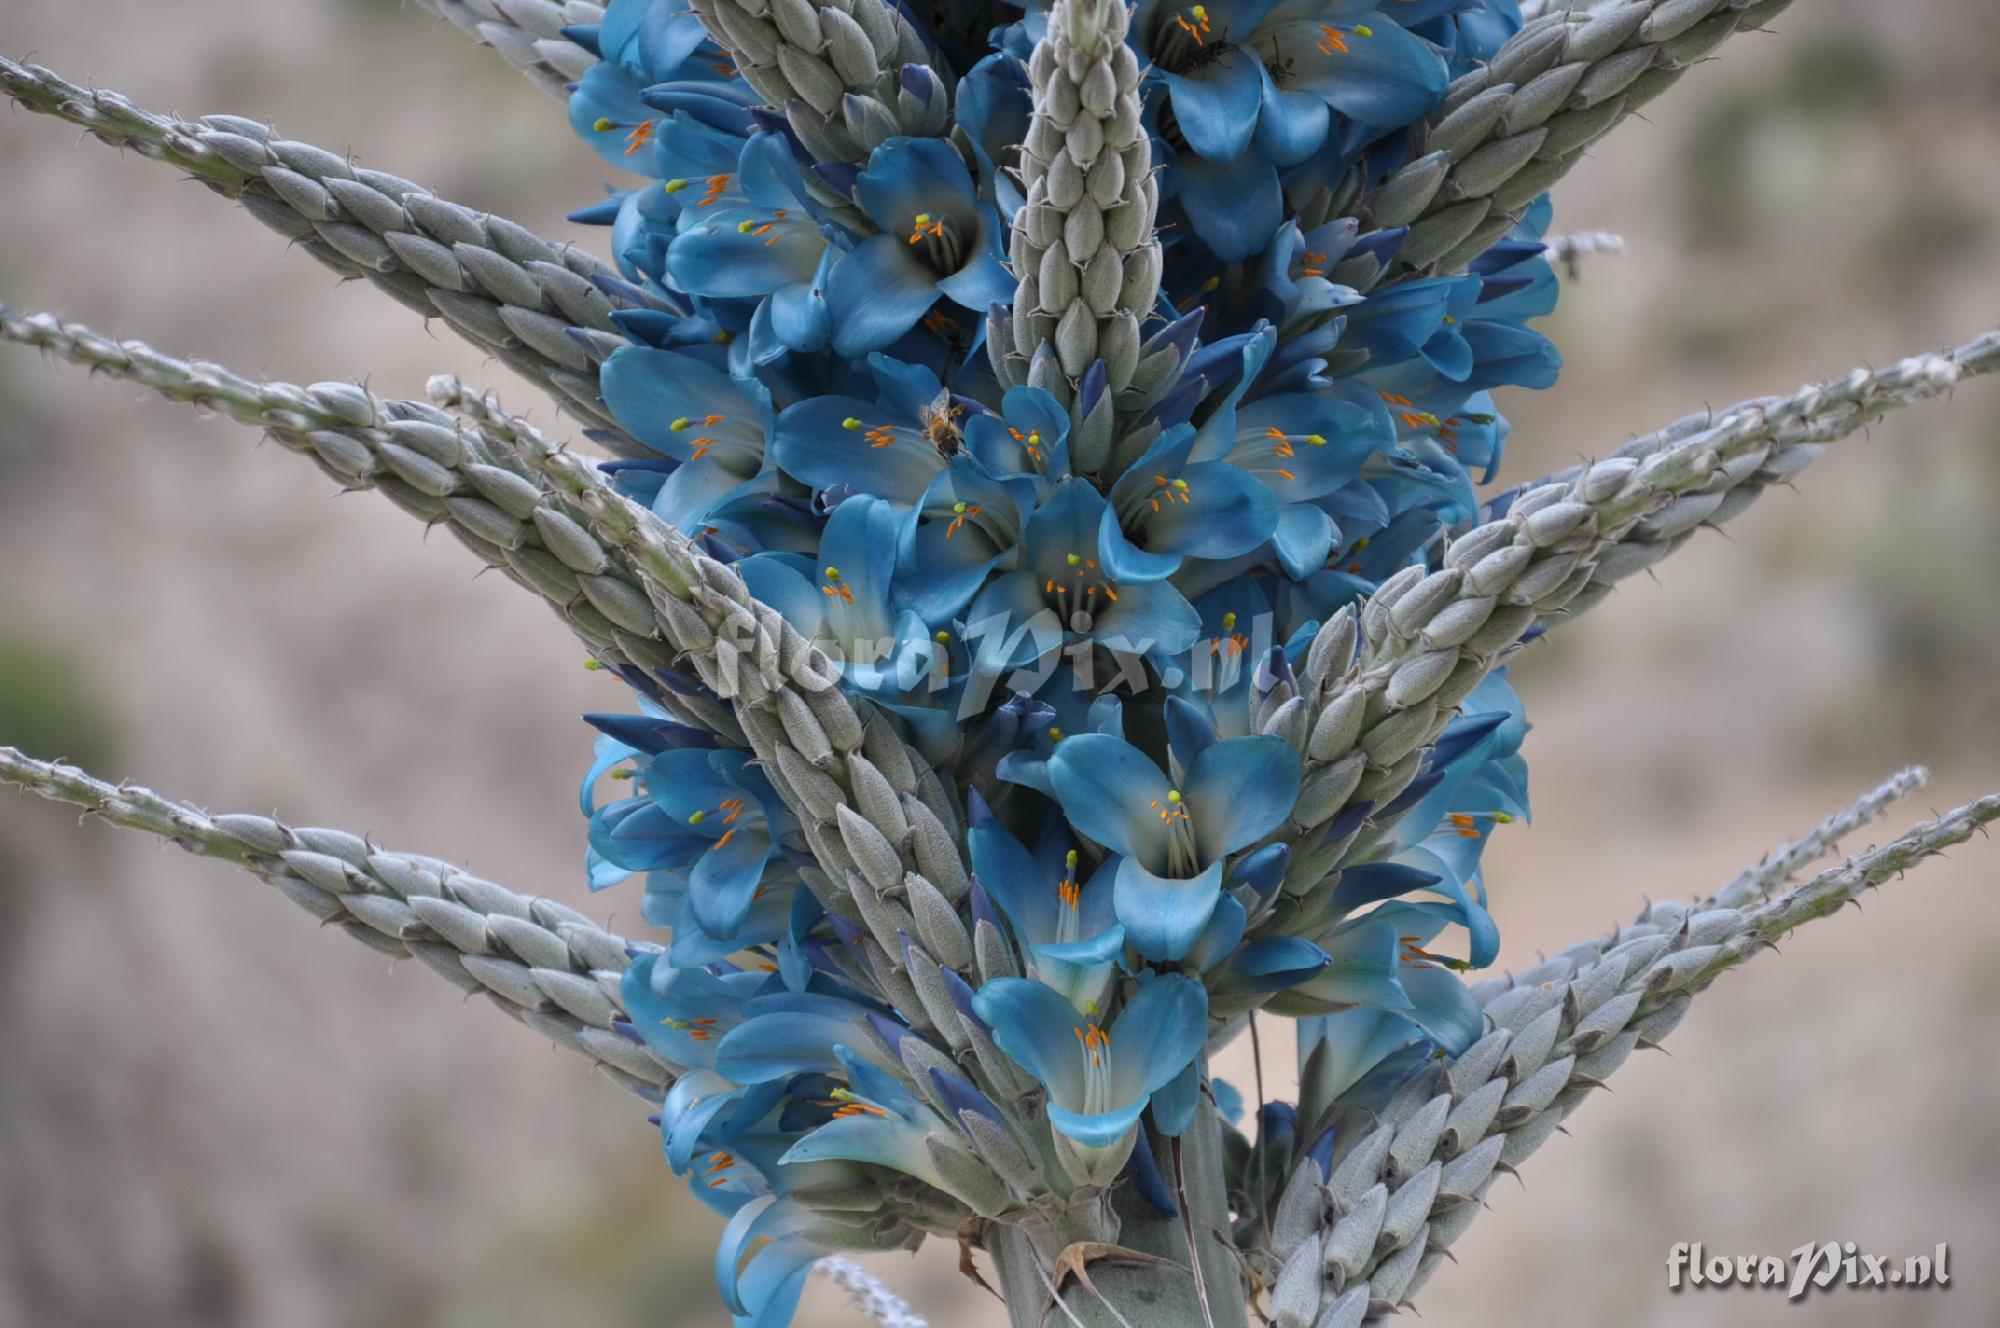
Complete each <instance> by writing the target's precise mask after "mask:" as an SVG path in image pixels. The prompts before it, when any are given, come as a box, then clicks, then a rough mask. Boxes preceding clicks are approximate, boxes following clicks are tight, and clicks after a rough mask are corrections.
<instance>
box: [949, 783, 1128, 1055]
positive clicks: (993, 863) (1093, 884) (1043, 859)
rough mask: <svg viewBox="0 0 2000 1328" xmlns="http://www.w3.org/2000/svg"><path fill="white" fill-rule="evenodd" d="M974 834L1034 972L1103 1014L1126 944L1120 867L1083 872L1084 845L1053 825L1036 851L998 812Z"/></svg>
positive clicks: (977, 866) (986, 881)
mask: <svg viewBox="0 0 2000 1328" xmlns="http://www.w3.org/2000/svg"><path fill="white" fill-rule="evenodd" d="M966 839H967V842H968V844H969V846H970V848H971V855H972V870H973V871H974V873H976V874H977V876H978V878H979V882H980V884H981V885H982V886H983V887H984V888H985V890H986V893H987V894H988V895H989V896H990V897H991V898H992V900H993V902H994V903H996V904H998V905H999V906H1000V911H1001V913H1003V914H1005V915H1006V918H1007V922H1008V924H1009V925H1010V926H1011V927H1012V928H1013V931H1014V937H1015V940H1016V941H1017V942H1018V944H1019V945H1020V948H1021V951H1022V958H1023V960H1024V961H1025V963H1026V964H1027V968H1028V973H1029V976H1031V977H1033V978H1034V979H1035V980H1036V981H1038V982H1040V983H1042V985H1044V986H1046V987H1049V988H1051V989H1052V990H1054V991H1056V992H1059V993H1060V994H1061V995H1062V997H1063V998H1064V999H1065V1000H1067V1001H1068V1002H1069V1003H1070V1004H1071V1005H1072V1006H1074V1007H1075V1008H1076V1009H1077V1010H1078V1011H1079V1012H1081V1013H1083V1014H1086V1015H1090V1016H1092V1017H1095V1016H1097V1015H1099V1014H1101V1013H1102V1012H1103V1011H1102V1005H1101V1003H1102V1001H1103V999H1104V994H1105V991H1106V989H1107V988H1109V986H1110V984H1111V979H1112V976H1113V973H1114V969H1115V966H1116V964H1117V962H1118V958H1119V956H1120V955H1121V954H1122V953H1123V952H1124V949H1125V929H1124V928H1123V927H1122V926H1120V925H1119V924H1118V921H1117V919H1116V917H1115V916H1114V915H1113V913H1112V908H1111V880H1112V873H1113V869H1112V867H1111V866H1110V865H1109V864H1106V865H1103V866H1100V867H1099V868H1098V869H1097V870H1096V871H1095V872H1093V873H1091V874H1090V876H1089V878H1088V879H1085V880H1080V879H1079V877H1080V876H1081V873H1080V872H1079V871H1078V857H1077V852H1076V850H1075V849H1074V848H1072V847H1070V838H1069V836H1068V835H1067V834H1065V833H1062V832H1061V831H1059V830H1058V829H1057V828H1056V827H1055V826H1053V825H1051V826H1050V827H1049V828H1048V831H1047V832H1045V833H1044V835H1043V837H1042V841H1041V843H1040V845H1039V848H1038V851H1037V852H1036V853H1034V854H1032V855H1031V854H1030V853H1029V852H1028V850H1027V848H1026V847H1024V846H1023V845H1022V843H1021V841H1020V840H1018V839H1016V838H1014V836H1013V835H1011V834H1009V833H1008V832H1007V830H1006V829H1005V828H1004V827H1002V826H1001V825H1000V823H999V822H998V821H995V820H991V819H989V820H986V821H983V822H981V823H979V824H977V825H974V826H973V827H972V829H971V830H970V831H969V832H968V833H967V835H966Z"/></svg>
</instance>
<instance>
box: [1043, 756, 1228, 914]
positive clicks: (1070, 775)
mask: <svg viewBox="0 0 2000 1328" xmlns="http://www.w3.org/2000/svg"><path fill="white" fill-rule="evenodd" d="M1049 782H1050V784H1051V786H1052V787H1054V789H1055V793H1056V801H1057V803H1058V804H1060V805H1061V807H1062V809H1063V815H1065V816H1067V817H1068V818H1069V823H1070V824H1071V825H1073V826H1075V827H1076V829H1077V832H1078V833H1080V834H1084V835H1088V836H1089V837H1090V838H1092V839H1094V840H1096V841H1097V842H1098V843H1100V844H1102V845H1104V846H1105V847H1106V848H1109V849H1111V850H1113V851H1114V852H1117V853H1122V854H1125V855H1127V856H1128V857H1133V858H1140V857H1143V858H1144V859H1145V860H1146V861H1147V862H1149V863H1158V864H1159V866H1160V867H1161V868H1163V869H1164V867H1165V865H1166V861H1165V858H1166V832H1165V829H1164V827H1163V823H1162V822H1161V820H1160V816H1159V813H1158V811H1156V810H1155V807H1156V805H1158V804H1160V803H1163V802H1164V801H1165V799H1166V796H1167V793H1168V791H1169V785H1168V784H1167V777H1166V775H1165V774H1164V773H1162V772H1161V770H1160V767H1159V766H1157V765H1155V764H1154V763H1153V759H1152V758H1151V757H1149V756H1147V755H1146V754H1145V753H1144V752H1142V751H1140V750H1139V749H1138V748H1137V747H1134V746H1132V744H1130V743H1128V742H1124V741H1121V740H1120V739H1117V738H1113V737H1109V736H1107V735H1105V734H1101V733H1076V734H1071V735H1070V736H1069V737H1066V738H1064V739H1063V740H1062V741H1061V742H1059V743H1057V744H1056V750H1055V755H1054V756H1051V757H1050V758H1049ZM1202 920H1203V921H1204V922H1206V921H1207V917H1206V916H1204V917H1203V919H1202ZM1119 921H1121V922H1125V923H1126V926H1127V927H1128V928H1129V927H1130V926H1131V924H1130V922H1128V921H1126V919H1125V916H1124V913H1123V911H1122V910H1121V911H1120V913H1119ZM1189 940H1190V943H1192V940H1193V938H1192V937H1190V938H1189Z"/></svg>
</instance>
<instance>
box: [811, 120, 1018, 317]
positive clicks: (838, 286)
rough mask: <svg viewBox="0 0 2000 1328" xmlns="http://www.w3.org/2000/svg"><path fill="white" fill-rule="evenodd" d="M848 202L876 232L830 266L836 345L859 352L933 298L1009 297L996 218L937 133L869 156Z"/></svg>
mask: <svg viewBox="0 0 2000 1328" xmlns="http://www.w3.org/2000/svg"><path fill="white" fill-rule="evenodd" d="M854 201H855V202H856V203H857V204H858V205H859V206H860V208H861V210H862V211H863V212H865V213H866V214H867V215H868V219H869V220H870V221H872V222H874V223H875V225H876V226H878V227H880V228H881V232H882V233H881V234H879V235H871V236H869V237H868V238H867V239H865V240H863V241H862V242H861V243H860V244H858V245H857V246H855V248H854V251H853V252H852V253H850V254H848V255H846V256H845V257H843V258H841V259H840V260H839V261H838V262H837V263H835V264H834V266H833V271H832V273H831V275H830V276H829V277H828V280H827V287H826V293H827V300H828V302H829V303H830V304H831V305H832V307H833V322H834V332H833V349H834V351H835V353H836V354H839V355H843V356H849V357H852V356H859V355H863V354H866V353H867V352H868V351H871V350H879V349H881V348H882V347H884V346H887V345H889V344H890V343H891V342H893V341H895V340H896V339H897V338H898V337H901V336H902V335H903V334H904V333H905V332H908V331H909V330H910V329H911V328H913V327H915V326H916V325H917V322H918V320H920V319H922V318H923V316H924V315H925V314H926V313H928V312H930V308H931V306H932V305H933V304H936V303H937V301H938V300H939V298H941V297H942V298H948V299H950V300H952V301H954V302H955V303H957V304H959V305H960V306H962V307H963V308H965V309H969V310H971V311H972V312H974V313H977V314H984V313H985V312H986V307H987V306H988V305H989V304H991V303H993V302H994V301H995V300H1001V301H1005V300H1011V299H1012V298H1013V294H1014V280H1013V278H1012V277H1010V276H1008V275H1007V269H1006V268H1005V267H1004V266H1003V265H1002V263H1001V257H1000V229H1001V228H1000V218H999V216H998V214H997V213H995V212H994V210H993V206H992V204H990V203H984V202H981V201H980V198H979V194H978V191H977V190H975V189H974V187H973V183H972V173H971V172H970V171H968V170H966V168H965V161H964V159H963V158H961V157H960V156H959V155H958V150H957V149H956V148H954V147H952V146H951V145H950V144H949V143H947V142H944V141H942V140H940V139H934V138H892V139H890V140H889V141H888V142H886V143H884V144H882V146H880V147H878V148H876V149H875V151H874V152H873V153H871V154H869V158H868V169H866V170H864V171H862V172H861V174H860V176H859V177H858V178H857V179H856V181H855V184H854Z"/></svg>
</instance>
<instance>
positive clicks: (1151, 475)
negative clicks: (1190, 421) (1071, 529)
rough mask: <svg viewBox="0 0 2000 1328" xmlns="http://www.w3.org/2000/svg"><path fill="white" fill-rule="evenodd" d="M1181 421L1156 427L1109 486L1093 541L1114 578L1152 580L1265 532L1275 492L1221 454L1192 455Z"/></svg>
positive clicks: (1254, 542)
mask: <svg viewBox="0 0 2000 1328" xmlns="http://www.w3.org/2000/svg"><path fill="white" fill-rule="evenodd" d="M1196 441H1197V435H1196V434H1195V431H1194V430H1193V429H1192V428H1191V427H1189V426H1186V425H1182V426H1180V427H1178V428H1175V429H1172V430H1170V431H1168V432H1167V433H1165V434H1162V435H1161V436H1160V438H1159V439H1158V441H1156V442H1155V443H1154V444H1153V446H1152V447H1150V448H1148V449H1147V450H1146V451H1145V453H1144V454H1142V455H1141V456H1140V457H1139V458H1138V460H1136V461H1134V462H1133V463H1132V465H1131V467H1130V468H1129V469H1127V470H1126V471H1125V473H1124V475H1123V476H1122V477H1120V479H1119V480H1118V482H1117V483H1116V484H1114V485H1113V486H1112V488H1111V500H1110V502H1109V503H1108V504H1107V505H1106V507H1105V510H1104V515H1103V518H1102V522H1103V529H1102V531H1101V532H1100V534H1099V543H1100V546H1101V547H1102V548H1103V550H1104V555H1105V568H1106V570H1107V571H1108V572H1109V573H1110V574H1111V575H1112V576H1113V577H1114V578H1117V579H1120V580H1126V581H1134V582H1143V581H1156V580H1159V579H1161V578H1163V577H1168V576H1172V575H1173V574H1174V573H1175V572H1178V571H1179V570H1180V568H1181V565H1182V563H1183V562H1184V561H1185V560H1186V559H1188V558H1201V559H1210V560H1216V559H1225V558H1233V557H1235V556H1237V555H1239V554H1244V553H1248V552H1249V551H1250V550H1252V549H1254V548H1256V547H1257V546H1258V545H1260V544H1262V543H1263V542H1264V541H1265V540H1267V539H1269V538H1270V537H1271V535H1272V533H1273V532H1274V531H1275V530H1276V529H1277V525H1278V500H1277V496H1276V495H1275V494H1274V493H1272V491H1271V490H1270V488H1269V487H1268V486H1267V485H1265V484H1263V483H1262V482H1260V480H1259V478H1258V477H1257V476H1255V475H1253V474H1252V473H1251V472H1250V471H1248V470H1246V469H1244V468H1242V467H1239V466H1236V465H1233V464H1230V463H1229V462H1226V461H1194V460H1191V454H1192V453H1193V451H1194V448H1195V444H1196Z"/></svg>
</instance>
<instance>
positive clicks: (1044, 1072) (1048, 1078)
mask: <svg viewBox="0 0 2000 1328" xmlns="http://www.w3.org/2000/svg"><path fill="white" fill-rule="evenodd" d="M972 1008H973V1009H974V1010H975V1011H976V1012H977V1013H978V1015H979V1017H980V1018H981V1019H983V1020H985V1021H986V1025H987V1027H989V1028H991V1029H992V1030H993V1041H994V1043H995V1044H996V1045H997V1046H998V1047H999V1048H1000V1050H1002V1051H1004V1052H1006V1053H1007V1055H1008V1056H1009V1058H1011V1059H1012V1060H1013V1062H1014V1063H1015V1064H1016V1065H1019V1066H1020V1067H1021V1068H1022V1069H1023V1070H1026V1071H1027V1072H1028V1073H1029V1074H1031V1075H1033V1076H1034V1077H1035V1079H1036V1080H1037V1081H1039V1082H1040V1083H1041V1085H1042V1086H1043V1087H1044V1088H1046V1089H1048V1090H1049V1102H1050V1104H1051V1105H1054V1104H1056V1103H1058V1102H1066V1103H1070V1104H1073V1106H1075V1107H1081V1106H1082V1105H1083V1101H1084V1077H1083V1060H1082V1056H1081V1053H1080V1050H1079V1048H1078V1046H1077V1040H1076V1035H1077V1032H1078V1030H1079V1029H1084V1028H1087V1027H1088V1024H1087V1023H1086V1021H1085V1020H1084V1019H1083V1018H1082V1017H1081V1016H1079V1015H1078V1014H1077V1012H1076V1010H1075V1009H1074V1008H1073V1007H1072V1006H1071V1005H1070V1003H1069V1002H1068V1001H1066V1000H1064V999H1063V998H1062V996H1061V995H1060V994H1058V993H1057V992H1055V991H1054V990H1052V989H1051V988H1049V987H1045V986H1043V985H1042V984H1041V983H1039V982H1030V981H1029V980H1027V979H1026V978H995V979H994V980H993V981H991V982H988V983H987V984H986V985H985V986H983V987H981V988H980V989H979V994H978V995H976V996H974V997H973V998H972ZM1121 1133H1122V1131H1121Z"/></svg>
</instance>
